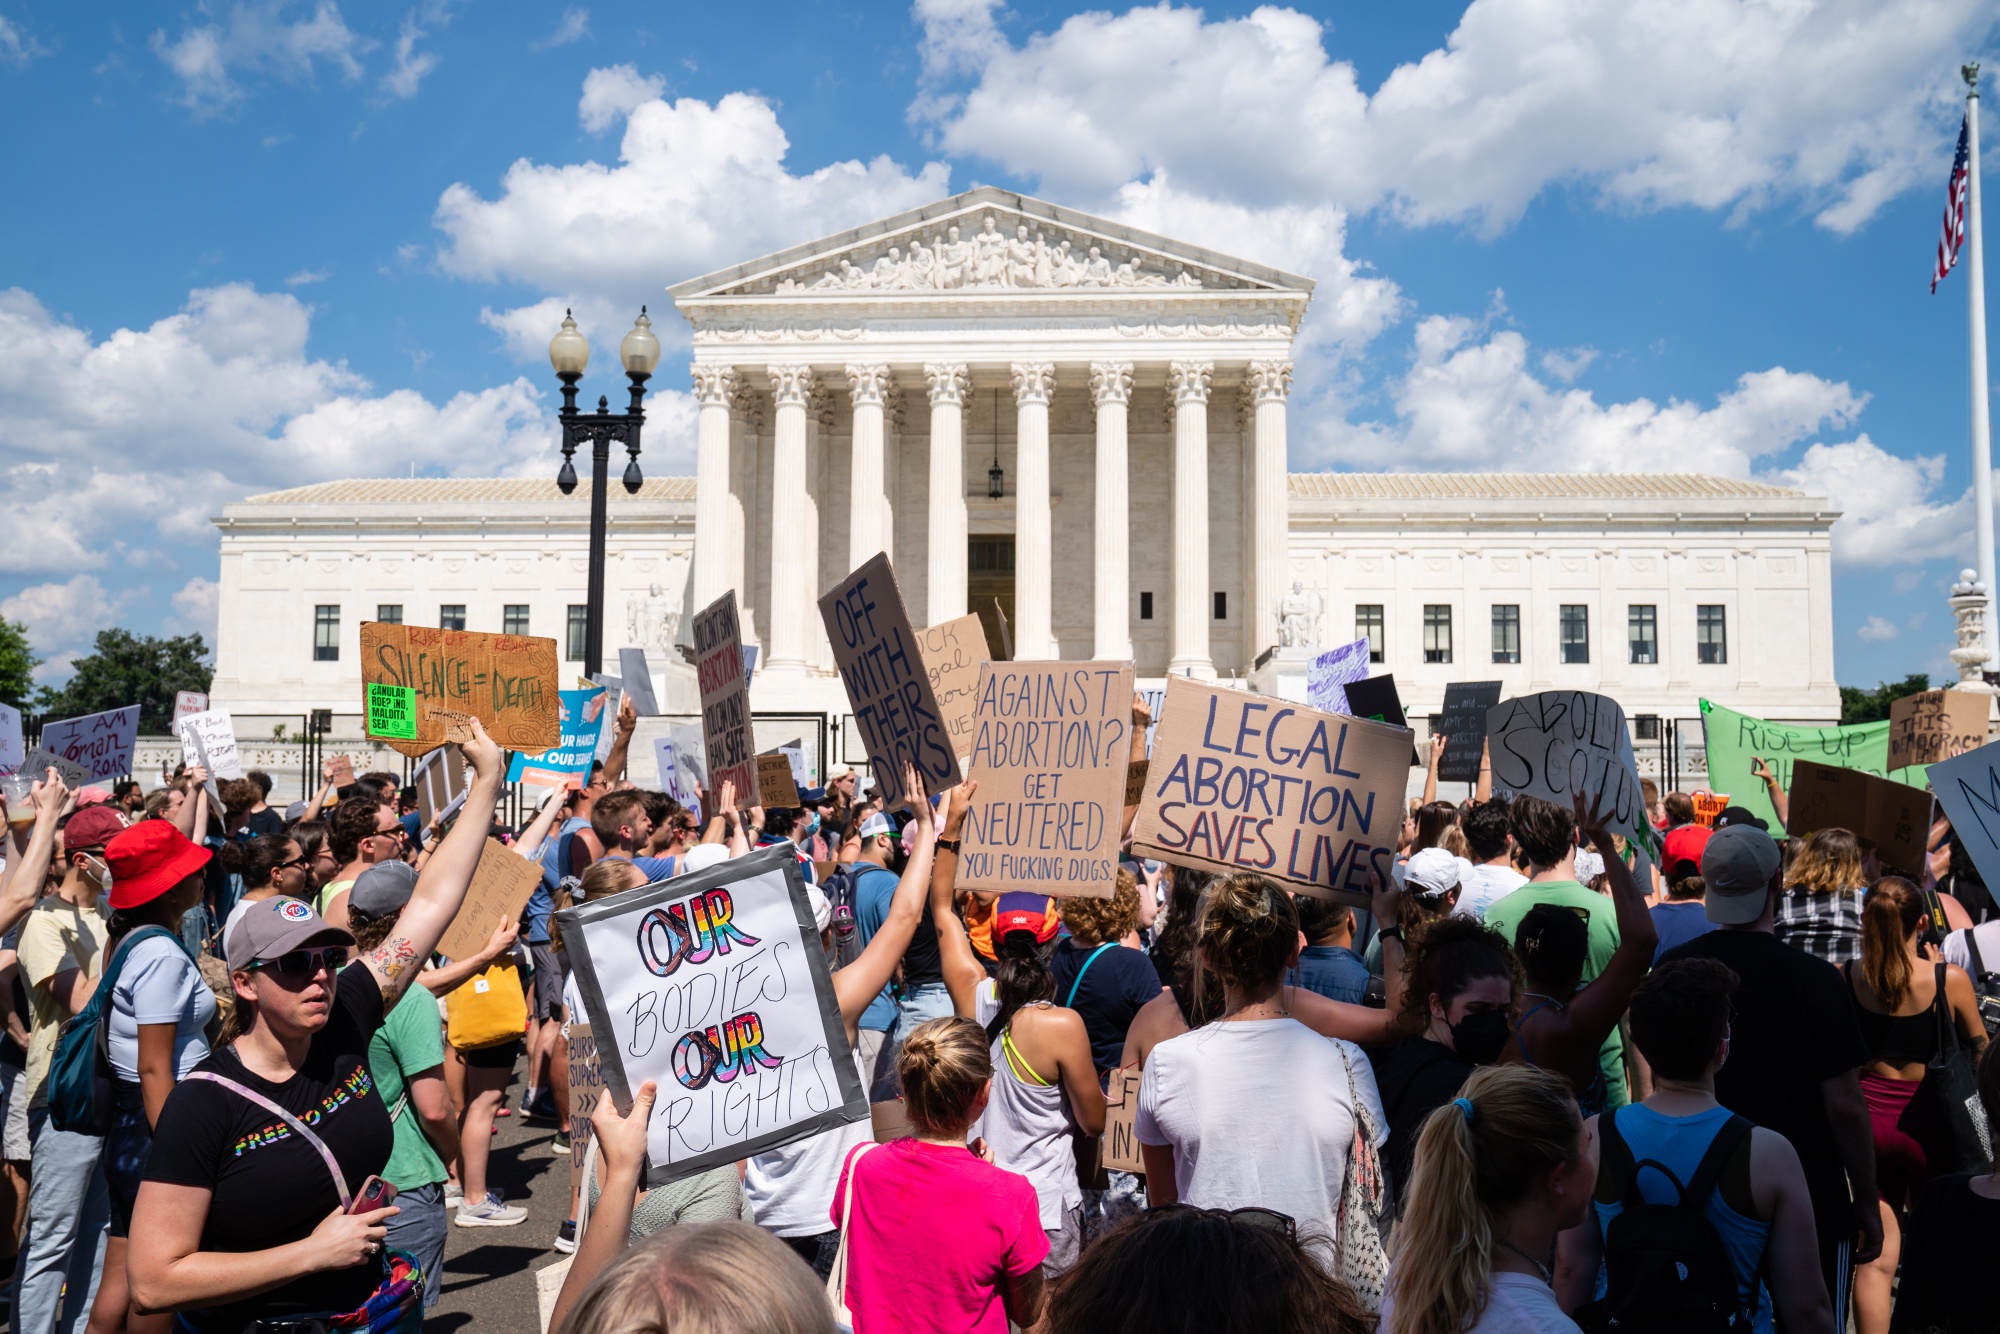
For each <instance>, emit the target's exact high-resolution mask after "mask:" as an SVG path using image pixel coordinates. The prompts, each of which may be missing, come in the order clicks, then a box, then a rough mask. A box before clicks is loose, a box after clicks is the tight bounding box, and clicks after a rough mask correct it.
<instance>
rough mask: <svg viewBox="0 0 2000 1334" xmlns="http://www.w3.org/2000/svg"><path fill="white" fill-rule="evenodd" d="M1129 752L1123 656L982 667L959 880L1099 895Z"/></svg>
mask: <svg viewBox="0 0 2000 1334" xmlns="http://www.w3.org/2000/svg"><path fill="white" fill-rule="evenodd" d="M1131 753H1132V664H1131V663H1129V662H989V663H987V664H985V665H984V666H983V667H982V668H980V672H979V691H978V709H977V713H976V714H975V717H974V724H973V736H972V752H971V762H970V764H969V766H968V767H967V770H966V775H965V776H966V777H967V778H969V779H975V780H977V781H978V783H979V795H978V796H976V797H974V798H973V805H972V809H971V810H970V811H969V812H968V813H967V814H966V818H965V832H964V835H963V837H962V839H961V846H960V849H959V854H958V884H959V886H960V887H961V888H963V889H974V890H977V889H1022V890H1030V891H1033V892H1035V893H1038V894H1057V895H1065V894H1073V895H1078V896H1081V897H1085V898H1097V899H1108V898H1110V897H1111V895H1112V892H1113V891H1114V890H1115V889H1116V888H1117V883H1116V882H1117V878H1118V842H1119V836H1120V834H1121V833H1122V832H1123V823H1124V814H1125V809H1124V808H1125V779H1126V776H1127V770H1128V768H1129V764H1128V761H1129V760H1130V757H1131Z"/></svg>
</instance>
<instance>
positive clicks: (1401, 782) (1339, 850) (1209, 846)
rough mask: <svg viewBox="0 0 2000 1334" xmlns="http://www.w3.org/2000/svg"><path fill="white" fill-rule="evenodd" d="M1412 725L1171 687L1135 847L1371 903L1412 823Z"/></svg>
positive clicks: (1187, 683)
mask: <svg viewBox="0 0 2000 1334" xmlns="http://www.w3.org/2000/svg"><path fill="white" fill-rule="evenodd" d="M1410 739H1411V738H1410V729H1409V728H1407V727H1392V726H1390V725H1389V724H1387V723H1378V722H1371V721H1369V720H1367V719H1363V718H1349V717H1344V716H1342V715H1340V714H1334V713H1322V712H1321V711H1319V710H1318V709H1309V708H1303V707H1301V706H1299V705H1297V704H1292V703H1289V702H1287V701H1285V700H1281V699H1271V698H1269V697H1267V696H1264V695H1252V694H1247V693H1245V692H1244V691H1241V690H1227V689H1224V688H1222V687H1220V686H1213V685H1207V684H1205V683H1203V682H1200V681H1194V680H1190V679H1188V678H1187V677H1182V676H1176V677H1171V678H1169V679H1168V681H1167V698H1166V706H1165V716H1164V717H1163V718H1162V719H1161V722H1160V727H1159V731H1158V732H1157V733H1156V734H1155V735H1154V738H1153V758H1152V759H1151V761H1150V762H1149V764H1148V768H1147V771H1146V791H1145V796H1144V797H1143V798H1142V799H1141V800H1140V802H1139V819H1138V823H1137V824H1136V825H1135V826H1134V828H1133V833H1132V840H1133V847H1134V848H1136V849H1139V850H1143V851H1145V852H1150V853H1153V854H1154V855H1156V856H1158V857H1160V858H1162V859H1163V860H1166V861H1169V862H1176V863H1180V864H1183V865H1188V866H1206V867H1210V868H1212V869H1214V870H1218V871H1255V872H1258V873H1259V874H1261V875H1267V876H1269V877H1270V878H1271V879H1273V880H1279V881H1282V882H1284V883H1285V884H1288V885H1292V886H1295V887H1296V888H1298V889H1301V890H1304V891H1305V892H1307V893H1310V894H1315V895H1318V896H1319V897H1321V898H1330V899H1333V900H1335V901H1337V902H1341V903H1347V904H1352V905H1356V906H1364V907H1365V906H1366V905H1367V902H1368V895H1369V874H1370V872H1373V873H1375V874H1377V875H1380V876H1381V877H1382V878H1383V880H1384V881H1387V880H1388V878H1389V876H1390V873H1391V870H1392V867H1393V865H1394V862H1395V857H1396V837H1397V835H1398V834H1399V833H1400V832H1401V830H1402V825H1403V788H1404V786H1405V785H1406V783H1407V782H1408V780H1409V774H1410Z"/></svg>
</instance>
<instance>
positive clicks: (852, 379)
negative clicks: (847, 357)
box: [847, 365, 889, 407]
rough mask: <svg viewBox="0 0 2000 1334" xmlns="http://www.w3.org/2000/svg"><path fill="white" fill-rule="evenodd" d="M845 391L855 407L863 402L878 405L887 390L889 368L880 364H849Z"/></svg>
mask: <svg viewBox="0 0 2000 1334" xmlns="http://www.w3.org/2000/svg"><path fill="white" fill-rule="evenodd" d="M847 392H848V394H849V396H850V397H852V399H853V400H854V405H855V406H856V407H860V406H861V405H862V404H864V403H869V404H875V405H878V406H879V405H880V404H881V402H882V400H883V398H884V397H885V396H886V395H887V394H888V392H889V368H888V367H887V366H881V365H874V366H849V367H848V368H847Z"/></svg>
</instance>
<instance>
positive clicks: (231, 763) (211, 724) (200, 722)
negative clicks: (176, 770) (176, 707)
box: [180, 709, 243, 778]
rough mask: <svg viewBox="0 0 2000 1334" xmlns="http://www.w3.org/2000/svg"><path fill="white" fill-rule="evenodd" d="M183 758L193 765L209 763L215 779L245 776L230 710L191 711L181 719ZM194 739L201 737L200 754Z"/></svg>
mask: <svg viewBox="0 0 2000 1334" xmlns="http://www.w3.org/2000/svg"><path fill="white" fill-rule="evenodd" d="M180 733H181V757H182V758H183V759H185V760H186V761H187V762H188V763H189V764H205V765H207V766H208V772H209V775H210V776H211V777H214V778H241V777H242V776H243V761H242V759H241V758H239V757H238V755H237V753H236V724H235V723H234V722H232V721H230V717H229V711H228V710H227V709H210V710H208V711H207V712H206V713H191V714H189V715H188V716H187V717H185V718H183V719H181V725H180ZM190 738H199V742H200V752H199V757H197V754H196V752H195V749H194V747H193V744H192V743H191V742H190Z"/></svg>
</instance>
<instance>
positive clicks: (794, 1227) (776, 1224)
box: [743, 1051, 875, 1237]
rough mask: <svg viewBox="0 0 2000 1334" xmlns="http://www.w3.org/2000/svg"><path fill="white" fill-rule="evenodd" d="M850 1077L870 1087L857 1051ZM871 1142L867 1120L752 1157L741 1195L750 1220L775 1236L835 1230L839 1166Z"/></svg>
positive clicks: (817, 1233) (744, 1172)
mask: <svg viewBox="0 0 2000 1334" xmlns="http://www.w3.org/2000/svg"><path fill="white" fill-rule="evenodd" d="M853 1056H854V1073H855V1074H856V1076H858V1077H859V1078H860V1080H861V1087H862V1088H864V1089H865V1088H867V1087H868V1072H867V1071H866V1070H863V1069H862V1068H861V1053H859V1052H858V1051H857V1052H855V1053H853ZM874 1138H875V1135H874V1130H873V1128H872V1127H871V1126H870V1124H869V1123H868V1121H867V1119H866V1118H863V1119H862V1120H859V1121H852V1122H849V1123H848V1124H847V1125H844V1126H835V1127H833V1128H832V1129H831V1130H822V1131H820V1132H819V1134H817V1135H812V1136H809V1137H808V1138H806V1139H799V1140H793V1141H792V1142H791V1143H790V1144H785V1145H781V1146H779V1147H778V1148H775V1149H770V1150H767V1151H765V1152H763V1153H759V1154H754V1155H752V1156H751V1157H750V1158H749V1159H748V1160H746V1162H745V1165H744V1168H743V1194H744V1197H745V1198H746V1199H747V1200H748V1201H749V1202H750V1212H751V1217H753V1218H755V1219H756V1220H757V1225H758V1226H759V1227H761V1228H763V1229H764V1230H765V1231H766V1232H769V1233H771V1234H773V1235H774V1236H779V1237H816V1236H818V1235H819V1234H820V1233H822V1232H831V1231H833V1230H834V1224H833V1197H834V1194H835V1193H836V1192H837V1191H838V1190H839V1189H840V1168H841V1165H842V1164H843V1163H845V1162H846V1161H847V1155H848V1154H849V1153H850V1152H852V1151H853V1149H854V1147H855V1146H856V1145H857V1144H868V1143H871V1142H873V1140H874Z"/></svg>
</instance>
